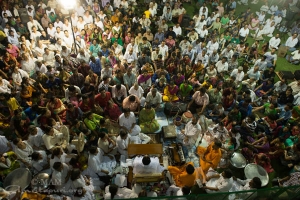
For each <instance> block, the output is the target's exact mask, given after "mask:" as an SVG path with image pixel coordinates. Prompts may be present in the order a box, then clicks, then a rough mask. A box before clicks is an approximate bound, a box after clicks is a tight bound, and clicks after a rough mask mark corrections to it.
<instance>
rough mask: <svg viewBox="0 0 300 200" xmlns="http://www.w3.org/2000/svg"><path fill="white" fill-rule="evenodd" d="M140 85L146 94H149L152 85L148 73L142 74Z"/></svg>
mask: <svg viewBox="0 0 300 200" xmlns="http://www.w3.org/2000/svg"><path fill="white" fill-rule="evenodd" d="M138 84H139V85H140V86H141V87H142V88H143V90H144V92H145V94H147V93H148V91H149V89H150V87H151V85H152V81H151V76H150V75H149V74H148V71H146V70H144V71H142V74H141V75H139V77H138Z"/></svg>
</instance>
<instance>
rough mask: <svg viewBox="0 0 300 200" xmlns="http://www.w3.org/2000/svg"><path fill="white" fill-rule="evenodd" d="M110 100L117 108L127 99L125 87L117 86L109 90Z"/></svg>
mask: <svg viewBox="0 0 300 200" xmlns="http://www.w3.org/2000/svg"><path fill="white" fill-rule="evenodd" d="M111 94H112V99H113V100H114V102H115V103H116V104H118V105H119V106H121V105H122V102H123V100H124V99H125V98H126V97H127V90H126V87H125V85H122V84H117V85H114V86H112V88H111Z"/></svg>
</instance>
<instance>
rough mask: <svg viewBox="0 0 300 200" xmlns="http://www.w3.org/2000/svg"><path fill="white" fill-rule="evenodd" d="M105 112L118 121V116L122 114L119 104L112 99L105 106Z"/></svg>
mask: <svg viewBox="0 0 300 200" xmlns="http://www.w3.org/2000/svg"><path fill="white" fill-rule="evenodd" d="M105 113H106V114H107V115H108V117H109V118H110V119H111V120H113V121H118V118H119V117H120V115H121V114H122V112H121V110H120V108H119V106H118V105H117V104H115V102H114V101H113V100H112V99H111V100H109V101H108V105H107V106H106V107H105Z"/></svg>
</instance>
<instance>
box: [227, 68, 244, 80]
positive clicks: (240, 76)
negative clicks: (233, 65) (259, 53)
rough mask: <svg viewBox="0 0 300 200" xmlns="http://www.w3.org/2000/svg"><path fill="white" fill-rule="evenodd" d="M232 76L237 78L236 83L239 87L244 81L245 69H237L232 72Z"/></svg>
mask: <svg viewBox="0 0 300 200" xmlns="http://www.w3.org/2000/svg"><path fill="white" fill-rule="evenodd" d="M230 76H231V77H235V82H236V84H237V85H239V84H240V83H241V82H242V81H243V78H244V76H245V74H244V72H243V67H242V66H240V67H238V68H237V69H234V70H233V71H232V72H231V74H230Z"/></svg>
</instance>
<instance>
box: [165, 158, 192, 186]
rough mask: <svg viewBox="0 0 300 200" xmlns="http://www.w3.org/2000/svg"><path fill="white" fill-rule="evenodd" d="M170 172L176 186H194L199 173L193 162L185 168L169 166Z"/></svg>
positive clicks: (184, 166)
mask: <svg viewBox="0 0 300 200" xmlns="http://www.w3.org/2000/svg"><path fill="white" fill-rule="evenodd" d="M168 170H169V172H170V174H171V175H172V176H173V179H174V181H175V185H176V186H178V187H184V186H188V187H192V186H194V184H195V181H196V178H197V172H196V170H195V167H194V164H193V163H192V162H189V163H186V164H185V165H183V166H169V167H168Z"/></svg>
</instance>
